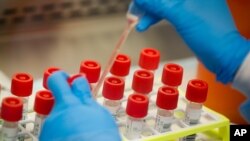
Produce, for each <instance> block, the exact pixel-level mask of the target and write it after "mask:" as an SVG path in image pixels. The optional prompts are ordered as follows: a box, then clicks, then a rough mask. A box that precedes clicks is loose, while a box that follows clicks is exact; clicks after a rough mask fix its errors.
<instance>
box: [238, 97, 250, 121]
mask: <svg viewBox="0 0 250 141" xmlns="http://www.w3.org/2000/svg"><path fill="white" fill-rule="evenodd" d="M249 111H250V100H247V101H246V102H245V103H243V104H242V105H241V106H240V113H241V115H242V116H243V117H244V119H245V120H246V121H247V122H248V123H250V112H249Z"/></svg>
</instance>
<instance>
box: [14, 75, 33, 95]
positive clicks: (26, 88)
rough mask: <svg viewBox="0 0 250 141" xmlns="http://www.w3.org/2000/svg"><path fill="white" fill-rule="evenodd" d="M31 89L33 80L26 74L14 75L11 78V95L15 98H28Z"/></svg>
mask: <svg viewBox="0 0 250 141" xmlns="http://www.w3.org/2000/svg"><path fill="white" fill-rule="evenodd" d="M32 89H33V78H32V76H31V75H30V74H27V73H16V74H14V75H13V77H12V82H11V93H12V94H13V95H15V96H20V97H27V96H30V95H31V93H32Z"/></svg>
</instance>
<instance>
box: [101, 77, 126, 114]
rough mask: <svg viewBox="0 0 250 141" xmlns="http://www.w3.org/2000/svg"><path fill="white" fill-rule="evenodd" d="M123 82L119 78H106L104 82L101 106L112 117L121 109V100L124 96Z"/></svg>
mask: <svg viewBox="0 0 250 141" xmlns="http://www.w3.org/2000/svg"><path fill="white" fill-rule="evenodd" d="M124 85H125V82H124V80H123V79H121V78H117V77H113V76H112V77H107V78H106V79H105V80H104V84H103V89H102V95H103V97H104V102H103V106H104V107H106V108H107V109H108V110H109V111H110V112H111V114H112V115H113V116H116V115H117V112H118V111H119V109H120V108H121V99H122V98H123V94H124Z"/></svg>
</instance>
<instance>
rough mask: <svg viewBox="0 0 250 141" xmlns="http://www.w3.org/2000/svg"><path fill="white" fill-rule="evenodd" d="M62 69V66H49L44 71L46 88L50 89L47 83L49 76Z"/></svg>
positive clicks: (44, 85)
mask: <svg viewBox="0 0 250 141" xmlns="http://www.w3.org/2000/svg"><path fill="white" fill-rule="evenodd" d="M59 70H60V68H57V67H49V68H47V69H46V70H45V71H44V73H43V87H44V88H45V89H47V90H48V89H49V88H48V84H47V80H48V78H49V76H50V75H51V74H52V73H54V72H56V71H59Z"/></svg>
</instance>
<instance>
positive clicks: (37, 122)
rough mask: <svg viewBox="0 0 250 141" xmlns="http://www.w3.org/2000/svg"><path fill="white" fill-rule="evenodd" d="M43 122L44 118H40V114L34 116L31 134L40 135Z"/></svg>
mask: <svg viewBox="0 0 250 141" xmlns="http://www.w3.org/2000/svg"><path fill="white" fill-rule="evenodd" d="M43 122H44V119H42V118H41V117H40V116H36V119H35V125H34V131H33V134H34V135H35V136H37V137H38V136H39V135H40V132H41V128H42V125H43Z"/></svg>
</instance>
